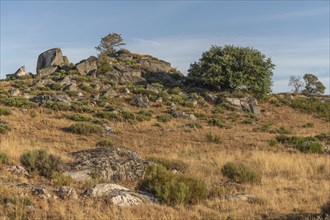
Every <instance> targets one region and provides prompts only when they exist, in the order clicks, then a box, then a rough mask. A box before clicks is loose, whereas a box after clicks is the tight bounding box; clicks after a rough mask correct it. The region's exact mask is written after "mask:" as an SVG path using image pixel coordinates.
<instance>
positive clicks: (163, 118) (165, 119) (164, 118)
mask: <svg viewBox="0 0 330 220" xmlns="http://www.w3.org/2000/svg"><path fill="white" fill-rule="evenodd" d="M172 119H173V117H172V115H170V114H165V115H160V116H157V120H158V121H159V122H169V121H172Z"/></svg>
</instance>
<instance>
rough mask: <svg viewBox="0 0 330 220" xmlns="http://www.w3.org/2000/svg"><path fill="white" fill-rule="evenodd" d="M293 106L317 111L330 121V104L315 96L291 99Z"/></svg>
mask: <svg viewBox="0 0 330 220" xmlns="http://www.w3.org/2000/svg"><path fill="white" fill-rule="evenodd" d="M288 104H289V105H290V106H291V107H293V108H295V109H298V110H301V111H303V112H308V113H317V114H318V115H319V116H321V117H323V118H324V119H325V120H326V121H330V104H329V103H326V102H322V101H321V100H318V99H315V98H300V99H293V100H290V101H289V103H288Z"/></svg>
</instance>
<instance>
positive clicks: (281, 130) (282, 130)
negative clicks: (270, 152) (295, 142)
mask: <svg viewBox="0 0 330 220" xmlns="http://www.w3.org/2000/svg"><path fill="white" fill-rule="evenodd" d="M274 132H275V133H278V134H290V133H291V130H290V129H289V128H286V127H284V126H281V127H279V128H277V129H275V130H274Z"/></svg>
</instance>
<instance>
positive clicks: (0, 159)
mask: <svg viewBox="0 0 330 220" xmlns="http://www.w3.org/2000/svg"><path fill="white" fill-rule="evenodd" d="M9 163H10V158H9V156H8V154H7V153H4V152H0V165H1V164H9Z"/></svg>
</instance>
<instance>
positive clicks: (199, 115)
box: [194, 112, 207, 119]
mask: <svg viewBox="0 0 330 220" xmlns="http://www.w3.org/2000/svg"><path fill="white" fill-rule="evenodd" d="M194 115H195V116H196V118H198V119H206V118H207V115H206V114H204V113H200V112H195V113H194Z"/></svg>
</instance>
